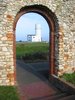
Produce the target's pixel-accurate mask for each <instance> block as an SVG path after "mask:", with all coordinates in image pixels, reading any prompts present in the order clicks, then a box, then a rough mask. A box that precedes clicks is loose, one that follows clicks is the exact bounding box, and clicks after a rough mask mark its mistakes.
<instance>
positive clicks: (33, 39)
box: [27, 24, 42, 42]
mask: <svg viewBox="0 0 75 100" xmlns="http://www.w3.org/2000/svg"><path fill="white" fill-rule="evenodd" d="M41 32H42V29H41V25H40V24H35V35H31V34H30V35H27V40H28V41H30V42H41Z"/></svg>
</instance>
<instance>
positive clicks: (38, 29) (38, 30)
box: [35, 24, 42, 42]
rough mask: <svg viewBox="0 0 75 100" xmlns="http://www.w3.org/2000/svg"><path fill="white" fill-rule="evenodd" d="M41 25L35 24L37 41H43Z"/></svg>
mask: <svg viewBox="0 0 75 100" xmlns="http://www.w3.org/2000/svg"><path fill="white" fill-rule="evenodd" d="M41 30H42V29H41V25H40V24H36V25H35V35H36V37H37V39H38V40H37V41H39V42H41Z"/></svg>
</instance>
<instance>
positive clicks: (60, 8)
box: [0, 0, 75, 85]
mask: <svg viewBox="0 0 75 100" xmlns="http://www.w3.org/2000/svg"><path fill="white" fill-rule="evenodd" d="M34 4H38V5H39V4H41V5H44V6H47V7H48V8H49V9H50V10H51V11H52V12H53V13H55V14H56V16H57V18H58V24H59V30H58V31H59V33H58V35H56V37H55V39H56V40H55V52H56V53H55V59H56V62H55V64H56V70H57V71H58V75H62V74H63V73H72V72H74V71H75V0H0V85H14V84H15V83H16V82H15V71H16V68H15V64H14V63H15V59H14V53H15V51H14V47H15V46H14V45H13V44H14V39H15V38H14V34H15V32H14V31H13V23H14V20H15V16H16V14H17V12H18V11H19V10H20V9H21V8H22V7H23V6H27V5H34ZM55 34H56V33H55ZM58 37H59V38H58ZM58 39H59V42H58ZM57 42H58V48H57ZM57 49H58V50H59V52H57V51H58V50H57Z"/></svg>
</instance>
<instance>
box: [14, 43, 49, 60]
mask: <svg viewBox="0 0 75 100" xmlns="http://www.w3.org/2000/svg"><path fill="white" fill-rule="evenodd" d="M34 52H35V53H38V52H41V53H48V52H49V44H48V43H45V42H40V43H35V42H34V43H28V42H24V43H23V42H19V43H16V56H17V58H21V57H22V56H25V55H31V54H34Z"/></svg>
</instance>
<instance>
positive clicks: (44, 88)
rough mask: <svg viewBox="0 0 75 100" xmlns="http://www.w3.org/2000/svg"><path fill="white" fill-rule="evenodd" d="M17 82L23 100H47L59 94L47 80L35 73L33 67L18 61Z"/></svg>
mask: <svg viewBox="0 0 75 100" xmlns="http://www.w3.org/2000/svg"><path fill="white" fill-rule="evenodd" d="M17 82H18V86H19V91H20V94H21V100H40V98H41V99H42V100H45V99H44V98H46V97H49V96H52V95H55V94H57V93H59V91H57V90H56V89H55V88H54V87H53V86H52V85H51V84H50V83H49V82H48V80H47V79H46V78H44V77H42V76H41V75H40V74H38V73H36V71H34V68H32V66H31V65H29V64H25V63H24V62H22V61H19V60H18V61H17ZM38 98H39V99H38Z"/></svg>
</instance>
